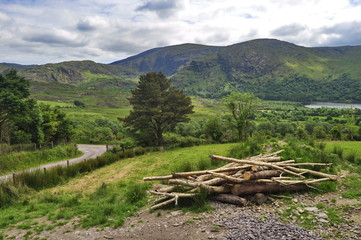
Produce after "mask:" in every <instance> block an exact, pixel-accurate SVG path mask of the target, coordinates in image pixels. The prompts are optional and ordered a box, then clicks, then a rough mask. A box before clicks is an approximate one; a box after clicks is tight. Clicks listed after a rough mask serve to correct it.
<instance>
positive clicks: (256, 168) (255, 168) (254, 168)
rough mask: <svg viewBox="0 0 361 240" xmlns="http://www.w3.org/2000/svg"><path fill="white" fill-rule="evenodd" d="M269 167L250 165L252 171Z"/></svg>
mask: <svg viewBox="0 0 361 240" xmlns="http://www.w3.org/2000/svg"><path fill="white" fill-rule="evenodd" d="M269 169H270V168H269V167H266V166H256V165H254V166H252V167H251V170H252V171H254V172H257V171H264V170H269Z"/></svg>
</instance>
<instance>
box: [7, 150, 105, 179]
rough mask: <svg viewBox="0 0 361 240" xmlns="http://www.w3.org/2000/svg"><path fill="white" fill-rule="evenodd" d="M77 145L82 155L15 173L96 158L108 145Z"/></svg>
mask: <svg viewBox="0 0 361 240" xmlns="http://www.w3.org/2000/svg"><path fill="white" fill-rule="evenodd" d="M77 146H78V149H79V151H81V152H83V153H84V155H82V156H81V157H78V158H74V159H69V160H63V161H60V162H55V163H48V164H44V165H41V166H38V167H34V168H29V169H26V170H23V171H19V172H16V173H15V174H17V173H21V172H25V171H26V172H27V171H29V172H31V171H34V170H37V169H44V168H47V169H48V168H52V167H57V166H66V164H67V161H69V164H70V165H71V164H74V163H77V162H81V161H83V160H84V159H90V158H96V157H97V156H100V155H102V154H103V153H105V152H106V146H105V145H85V144H78V145H77ZM12 175H13V174H12V173H11V174H7V175H3V176H0V181H2V180H6V179H8V178H12Z"/></svg>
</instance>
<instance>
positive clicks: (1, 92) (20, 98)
mask: <svg viewBox="0 0 361 240" xmlns="http://www.w3.org/2000/svg"><path fill="white" fill-rule="evenodd" d="M29 86H30V82H29V80H27V79H25V78H24V77H20V76H19V75H17V72H16V70H14V69H13V70H10V71H9V72H8V73H7V74H6V75H2V74H0V142H6V143H9V142H10V135H11V129H12V121H11V120H12V119H13V118H14V117H16V116H19V115H20V113H23V112H24V111H26V110H27V109H28V108H29V107H31V106H33V104H34V103H33V102H32V101H31V100H29V99H28V96H29V95H30V92H29Z"/></svg>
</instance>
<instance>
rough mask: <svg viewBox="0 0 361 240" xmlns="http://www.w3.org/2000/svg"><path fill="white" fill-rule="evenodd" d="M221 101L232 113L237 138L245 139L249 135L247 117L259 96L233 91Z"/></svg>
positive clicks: (257, 101)
mask: <svg viewBox="0 0 361 240" xmlns="http://www.w3.org/2000/svg"><path fill="white" fill-rule="evenodd" d="M222 101H223V103H224V104H225V105H226V107H227V108H228V109H229V110H230V112H231V114H232V118H233V120H234V127H235V128H236V129H237V132H238V138H239V140H245V139H246V138H247V137H248V135H249V127H250V121H249V117H250V115H251V114H252V113H253V111H254V109H255V107H256V105H257V104H258V103H259V101H260V100H259V98H257V97H255V96H254V95H253V94H251V93H239V92H233V93H231V94H230V95H228V96H227V97H225V98H223V99H222Z"/></svg>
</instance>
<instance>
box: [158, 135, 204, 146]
mask: <svg viewBox="0 0 361 240" xmlns="http://www.w3.org/2000/svg"><path fill="white" fill-rule="evenodd" d="M164 142H165V145H166V146H169V147H191V146H197V145H201V144H203V143H205V140H203V139H199V138H195V137H191V136H186V137H184V136H181V135H178V134H176V133H166V134H164Z"/></svg>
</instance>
